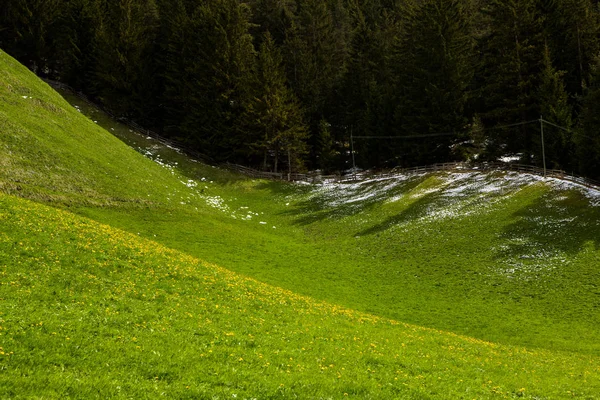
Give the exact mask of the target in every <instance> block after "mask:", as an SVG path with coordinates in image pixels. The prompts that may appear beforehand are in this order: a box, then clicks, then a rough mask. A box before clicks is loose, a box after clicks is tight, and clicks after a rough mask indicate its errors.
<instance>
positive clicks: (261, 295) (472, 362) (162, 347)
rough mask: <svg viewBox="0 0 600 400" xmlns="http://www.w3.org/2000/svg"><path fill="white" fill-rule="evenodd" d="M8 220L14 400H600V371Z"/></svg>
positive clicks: (69, 220)
mask: <svg viewBox="0 0 600 400" xmlns="http://www.w3.org/2000/svg"><path fill="white" fill-rule="evenodd" d="M0 209H1V210H2V213H1V214H0V232H2V233H1V234H0V265H1V267H0V276H1V277H2V280H1V285H0V296H1V297H0V299H1V301H0V343H1V346H0V347H1V348H0V369H1V370H2V374H0V393H1V394H2V397H3V398H29V397H35V398H48V397H50V398H68V397H70V398H111V397H114V398H156V397H161V396H166V397H170V398H216V397H219V398H247V399H249V398H261V399H262V398H293V397H295V396H300V397H301V398H340V399H341V398H346V397H353V398H361V399H364V398H403V399H423V398H429V397H435V398H440V399H461V398H465V399H466V398H469V399H471V398H514V397H524V398H546V399H551V398H564V397H570V396H577V397H582V398H593V396H594V395H595V394H597V393H598V392H599V391H600V363H599V360H598V359H597V358H594V357H590V356H578V355H569V354H564V353H558V352H549V351H531V350H526V349H524V348H518V347H507V346H500V345H495V344H492V343H488V342H483V341H479V340H474V339H471V338H467V337H461V336H456V335H453V334H449V333H444V332H440V331H436V330H432V329H424V328H419V327H416V326H411V325H406V324H401V323H398V322H396V321H392V320H388V319H383V318H378V317H374V316H371V315H366V314H362V313H358V312H355V311H352V310H348V309H343V308H340V307H334V306H330V305H327V304H325V303H320V302H316V301H314V300H312V299H310V298H306V297H302V296H298V295H295V294H293V293H291V292H288V291H285V290H281V289H278V288H275V287H272V286H267V285H264V284H261V283H258V282H257V281H255V280H252V279H247V278H241V277H240V276H239V275H236V274H234V273H231V272H229V271H227V270H224V269H222V268H219V267H216V266H214V265H210V264H207V263H205V262H202V261H200V260H198V259H195V258H193V257H190V256H188V255H185V254H182V253H179V252H176V251H172V250H169V249H167V248H165V247H164V246H162V245H159V244H157V243H155V242H151V241H148V240H144V239H141V238H139V237H138V236H137V235H132V234H127V233H124V232H122V231H119V230H116V229H114V228H111V227H109V226H106V225H101V224H98V223H95V222H93V221H91V220H88V219H84V218H81V217H77V216H75V215H74V214H72V213H69V212H65V211H58V210H56V209H53V208H49V207H46V206H42V205H39V204H36V203H32V202H29V201H26V200H22V199H18V198H16V197H12V196H6V195H1V196H0ZM215 396H216V397H215ZM586 396H587V397H586Z"/></svg>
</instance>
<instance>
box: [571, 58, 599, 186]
mask: <svg viewBox="0 0 600 400" xmlns="http://www.w3.org/2000/svg"><path fill="white" fill-rule="evenodd" d="M598 110H600V57H599V58H597V59H596V60H595V62H594V64H593V67H592V70H591V78H590V87H589V90H588V91H587V93H586V96H585V97H584V99H583V109H582V112H581V126H580V128H579V129H578V130H577V133H576V134H575V138H574V141H575V148H576V157H577V160H576V163H577V165H578V166H579V173H581V174H582V175H584V176H589V177H592V178H595V179H600V128H599V127H600V113H598Z"/></svg>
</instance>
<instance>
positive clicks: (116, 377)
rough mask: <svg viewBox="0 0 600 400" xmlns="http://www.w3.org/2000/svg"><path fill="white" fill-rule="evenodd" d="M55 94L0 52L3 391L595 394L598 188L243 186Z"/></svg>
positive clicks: (412, 182)
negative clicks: (596, 189)
mask: <svg viewBox="0 0 600 400" xmlns="http://www.w3.org/2000/svg"><path fill="white" fill-rule="evenodd" d="M63 95H64V97H65V99H67V100H68V101H69V102H67V101H66V100H65V99H63V98H62V97H61V96H60V95H59V94H57V93H56V92H54V91H53V90H51V89H50V88H49V87H48V86H47V85H46V84H44V83H43V82H41V81H39V80H38V79H37V78H35V76H33V75H32V74H31V73H30V72H28V71H27V70H26V69H25V68H24V67H22V66H21V65H19V64H18V63H17V62H16V61H14V60H13V59H11V58H10V57H8V56H7V55H6V54H4V53H0V105H1V107H0V191H1V192H2V193H3V194H2V195H0V371H1V372H0V397H2V398H109V397H114V398H156V397H160V396H164V397H168V398H248V399H250V398H256V399H263V398H294V397H298V398H345V397H354V398H406V399H426V398H444V399H457V398H465V399H466V398H469V399H472V398H477V399H479V398H496V397H497V398H516V397H524V398H532V399H533V398H538V399H553V398H557V399H559V398H567V397H569V398H570V397H576V398H590V399H593V398H598V393H600V379H599V378H600V344H599V343H600V341H599V340H598V339H599V338H600V328H599V327H600V313H599V308H600V275H599V273H598V268H599V267H600V248H599V247H600V245H599V240H600V193H597V192H594V191H585V190H583V189H580V188H578V187H576V186H574V185H568V184H565V183H563V182H559V181H555V180H543V179H540V178H536V177H532V176H527V175H517V174H510V173H501V172H498V173H490V174H482V173H476V172H463V173H440V174H429V175H410V176H398V177H396V178H388V179H373V180H370V181H366V182H356V183H341V184H333V183H327V184H322V185H308V184H288V183H284V182H271V181H263V180H249V179H246V178H244V177H242V176H239V175H237V174H234V173H231V172H229V171H226V170H223V169H220V168H215V167H211V166H207V165H204V164H202V163H199V162H195V161H194V160H190V159H189V158H187V157H185V156H184V155H183V154H180V153H179V152H177V151H176V150H175V149H171V148H168V147H166V146H164V145H162V144H161V143H159V142H156V141H154V140H153V139H150V138H145V137H143V136H139V135H137V134H135V133H133V132H130V131H129V129H128V128H127V127H125V126H123V125H120V124H118V123H116V122H114V121H111V120H110V119H109V118H107V117H106V116H105V115H103V114H102V113H101V112H100V111H98V110H95V109H93V108H92V107H89V106H87V105H86V104H85V103H81V102H79V101H78V99H77V98H75V97H73V96H70V95H68V94H67V93H63ZM69 103H71V104H73V105H75V106H77V107H78V109H76V108H74V107H72V106H71V104H69ZM86 115H87V116H88V117H89V118H88V117H86ZM109 132H110V133H109Z"/></svg>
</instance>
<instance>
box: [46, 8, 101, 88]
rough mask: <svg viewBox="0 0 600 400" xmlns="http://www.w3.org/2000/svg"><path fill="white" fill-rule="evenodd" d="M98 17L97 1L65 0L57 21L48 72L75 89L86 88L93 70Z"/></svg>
mask: <svg viewBox="0 0 600 400" xmlns="http://www.w3.org/2000/svg"><path fill="white" fill-rule="evenodd" d="M98 15H99V10H98V2H97V1H96V0H68V1H65V3H64V10H63V12H62V13H61V15H60V16H59V19H58V28H57V32H56V37H55V40H56V53H55V56H54V59H53V63H52V67H51V69H52V70H54V71H56V73H57V78H58V79H60V80H61V81H63V82H66V83H68V84H69V85H71V86H73V87H75V88H78V89H87V85H88V84H89V79H90V71H92V70H93V69H94V56H93V55H94V39H95V37H96V33H97V29H98V26H99V22H100V21H99V18H98Z"/></svg>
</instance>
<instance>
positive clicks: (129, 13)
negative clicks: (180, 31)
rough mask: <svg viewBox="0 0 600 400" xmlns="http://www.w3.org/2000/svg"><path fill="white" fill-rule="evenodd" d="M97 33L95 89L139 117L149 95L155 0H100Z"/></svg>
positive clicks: (121, 110) (116, 107)
mask: <svg viewBox="0 0 600 400" xmlns="http://www.w3.org/2000/svg"><path fill="white" fill-rule="evenodd" d="M99 11H100V13H101V15H100V20H99V28H98V30H97V32H96V37H95V42H94V43H95V51H94V56H95V59H94V61H95V65H94V67H95V68H94V78H93V85H94V93H95V94H96V95H97V96H98V97H99V98H100V99H101V100H102V101H103V102H104V103H105V104H106V105H107V106H109V107H110V108H112V109H114V110H116V111H118V112H119V113H120V114H121V115H123V116H126V117H133V118H139V116H140V114H142V112H140V109H143V108H144V102H146V101H147V100H148V99H149V97H150V96H148V87H149V85H151V82H152V74H151V73H150V71H149V67H150V66H151V65H152V59H153V56H152V50H153V47H152V45H153V42H154V39H155V37H156V33H157V28H158V10H157V7H156V4H155V2H154V0H119V1H115V2H113V1H108V0H100V7H99Z"/></svg>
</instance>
